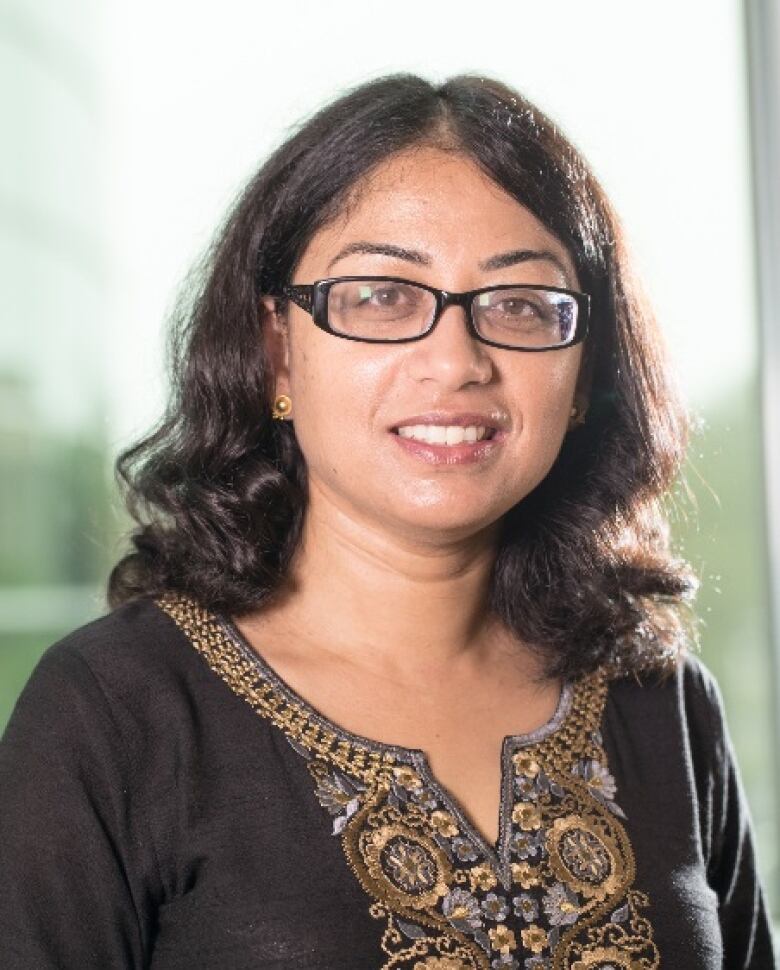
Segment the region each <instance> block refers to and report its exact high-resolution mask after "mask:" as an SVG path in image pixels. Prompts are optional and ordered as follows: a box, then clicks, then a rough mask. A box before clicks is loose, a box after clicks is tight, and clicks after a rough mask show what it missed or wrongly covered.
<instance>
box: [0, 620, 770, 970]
mask: <svg viewBox="0 0 780 970" xmlns="http://www.w3.org/2000/svg"><path fill="white" fill-rule="evenodd" d="M602 727H603V736H604V745H605V748H606V751H607V754H608V756H609V766H610V770H611V772H612V774H613V775H614V776H615V780H616V782H617V791H618V796H617V797H618V801H619V802H620V805H621V807H622V808H623V810H624V811H625V813H626V815H627V821H626V822H625V827H626V831H627V833H628V836H629V838H630V840H631V843H632V846H633V850H634V853H635V856H636V862H637V875H636V881H635V885H636V887H637V888H638V889H641V890H642V891H643V892H646V893H647V894H648V896H649V898H650V901H651V906H650V909H649V911H648V914H647V915H648V918H649V919H650V921H651V922H652V925H653V932H654V939H655V942H656V944H657V946H658V950H659V952H660V954H661V967H662V968H663V970H673V968H680V970H709V968H720V967H726V968H729V970H737V968H751V970H768V968H772V967H774V966H775V963H774V959H773V956H772V950H771V942H770V930H769V927H768V922H767V915H766V908H765V902H764V897H763V894H762V890H761V886H760V883H759V879H758V876H757V872H756V865H755V859H754V852H753V845H752V836H751V829H750V822H749V817H748V813H747V808H746V803H745V798H744V794H743V792H742V788H741V785H740V781H739V776H738V772H737V769H736V767H735V762H734V757H733V752H732V749H731V745H730V741H729V738H728V733H727V730H726V726H725V724H724V720H723V705H722V701H721V698H720V695H719V693H718V689H717V686H716V684H715V682H714V680H713V679H712V677H711V675H710V674H709V673H708V672H707V670H706V669H705V668H704V667H703V665H702V664H701V663H700V662H699V661H697V660H696V659H694V658H688V659H687V660H686V661H685V663H684V664H683V665H681V667H680V669H679V671H678V673H677V674H676V675H674V676H673V677H672V678H671V679H669V680H668V681H666V682H664V683H663V684H661V683H658V682H656V681H655V680H654V681H652V682H650V681H648V682H646V683H640V682H638V681H637V680H636V679H634V678H631V679H625V680H621V681H616V682H613V683H612V684H611V686H610V690H609V695H608V699H607V704H606V708H605V712H604V719H603V725H602ZM369 904H370V899H369V897H368V896H367V895H366V894H365V892H364V891H363V889H362V888H361V887H360V885H359V884H358V882H357V879H356V878H355V876H354V875H353V873H352V872H351V870H350V869H349V867H348V865H347V864H346V861H345V858H344V855H343V853H342V851H341V849H340V845H339V840H338V839H337V838H334V837H333V835H332V832H331V824H330V821H329V818H328V816H327V814H326V813H325V812H323V809H322V807H321V806H320V805H319V803H318V802H317V800H316V797H315V795H314V791H313V786H312V780H311V778H310V776H309V774H308V772H307V770H306V767H305V763H304V760H303V759H302V758H301V757H300V755H299V754H297V753H296V752H295V751H294V750H293V748H292V747H291V745H290V744H289V743H288V742H287V739H286V738H285V736H284V735H283V734H282V732H281V731H280V730H279V729H278V728H276V727H274V726H273V725H272V724H270V723H269V722H268V721H266V720H264V719H262V718H260V717H259V716H258V715H257V714H256V713H254V711H252V709H251V708H250V706H249V705H248V704H247V703H246V702H245V701H244V700H243V699H241V698H240V697H238V696H237V695H236V694H235V693H233V692H232V691H231V690H230V688H229V687H228V686H227V685H226V684H225V683H224V682H223V681H222V680H221V679H220V677H219V676H217V675H216V674H215V673H214V672H213V671H212V670H211V669H210V668H209V667H208V665H207V664H206V663H205V661H204V659H203V658H202V657H201V656H200V655H199V654H198V653H197V652H196V651H195V650H194V649H193V647H192V645H191V644H190V643H189V641H188V640H187V639H186V638H185V636H184V635H183V634H182V633H181V632H180V631H179V629H178V628H177V627H176V626H175V624H174V623H173V622H172V620H171V619H170V618H169V617H168V616H166V615H165V614H164V613H163V612H162V611H161V610H160V609H159V608H158V607H157V606H156V605H155V604H154V603H152V602H150V601H141V602H138V603H135V604H129V605H126V606H124V607H121V608H120V609H119V610H116V611H115V612H113V613H111V614H109V615H108V616H106V617H103V618H102V619H100V620H97V621H95V622H94V623H92V624H89V625H88V626H85V627H83V628H81V629H80V630H77V631H76V632H74V633H73V634H71V635H70V636H68V637H67V638H65V639H64V640H62V641H60V642H59V643H57V644H55V645H54V646H52V647H50V648H49V649H48V650H47V651H46V653H45V654H44V656H43V657H42V659H41V661H40V662H39V663H38V665H37V667H36V669H35V670H34V672H33V674H32V676H31V677H30V679H29V681H28V683H27V685H26V686H25V688H24V690H23V692H22V694H21V695H20V697H19V699H18V702H17V704H16V707H15V709H14V712H13V714H12V717H11V719H10V721H9V724H8V726H7V729H6V731H5V734H4V736H3V739H2V742H0V967H2V968H3V970H55V968H56V970H70V968H73V970H76V968H78V970H92V968H94V970H114V968H116V970H118V968H123V970H125V968H152V970H174V968H177V970H178V968H182V970H183V968H187V970H207V968H208V970H217V968H219V970H225V968H234V970H242V968H247V970H248V968H250V967H251V968H255V970H258V968H266V970H270V968H279V970H282V968H292V967H295V968H298V970H326V968H328V970H334V968H339V970H350V968H354V970H358V968H359V970H370V968H378V967H380V966H381V965H382V964H383V963H384V961H385V959H386V958H385V957H383V955H382V953H381V950H380V935H381V930H382V924H381V923H379V922H377V920H375V919H373V918H372V917H371V916H370V915H369V912H368V907H369ZM520 966H521V967H522V966H523V962H522V958H520Z"/></svg>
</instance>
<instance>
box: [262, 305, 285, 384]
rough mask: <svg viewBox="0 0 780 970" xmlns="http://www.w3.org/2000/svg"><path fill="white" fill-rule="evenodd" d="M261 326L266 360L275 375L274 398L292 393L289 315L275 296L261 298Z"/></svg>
mask: <svg viewBox="0 0 780 970" xmlns="http://www.w3.org/2000/svg"><path fill="white" fill-rule="evenodd" d="M260 324H261V333H262V340H263V347H264V349H265V353H266V358H267V360H268V362H269V364H270V366H271V372H272V374H273V379H272V387H273V394H274V397H275V396H276V395H277V394H289V393H290V339H289V333H290V332H289V326H288V319H287V314H286V312H285V311H283V310H280V309H279V301H278V299H277V298H276V297H273V296H263V297H261V298H260Z"/></svg>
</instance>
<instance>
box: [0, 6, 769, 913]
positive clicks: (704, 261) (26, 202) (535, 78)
mask: <svg viewBox="0 0 780 970" xmlns="http://www.w3.org/2000/svg"><path fill="white" fill-rule="evenodd" d="M337 6H338V7H339V34H338V37H337V38H335V39H334V40H333V42H332V43H331V44H322V43H321V39H322V37H324V36H331V35H330V34H329V33H328V31H329V29H330V28H331V27H332V11H331V8H330V7H329V6H325V5H319V6H317V5H314V4H307V3H295V2H291V3H289V4H287V5H285V7H284V9H283V10H270V9H261V5H251V4H241V3H238V2H235V0H229V2H225V3H223V4H220V5H218V6H217V5H208V7H207V6H203V7H198V6H197V5H192V4H185V3H183V2H180V0H175V2H174V0H168V2H165V3H162V4H159V3H158V4H152V3H151V2H150V0H139V2H137V3H135V4H132V5H127V4H120V3H118V2H114V0H105V2H103V3H100V2H90V0H62V2H54V0H27V2H25V3H21V2H14V0H0V108H1V109H2V112H3V131H4V136H5V146H6V147H5V150H4V151H3V153H0V282H1V283H2V286H0V729H1V728H2V726H3V725H4V724H5V723H6V721H7V718H8V716H9V714H10V711H11V709H12V707H13V704H14V702H15V699H16V697H17V696H18V693H19V691H20V690H21V688H22V686H23V685H24V683H25V681H26V679H27V677H28V676H29V673H30V671H31V670H32V668H33V666H34V664H35V662H36V661H37V659H38V657H39V656H40V654H41V652H42V651H43V650H44V649H45V648H46V647H47V646H48V645H49V644H51V643H53V642H54V641H55V640H56V639H57V638H59V637H60V636H62V635H63V634H64V633H66V632H68V631H69V630H71V629H73V628H74V627H76V626H78V625H80V624H81V623H83V622H85V621H86V620H88V619H89V618H91V617H94V616H98V615H100V614H101V613H102V612H103V611H104V610H105V604H104V600H103V589H104V585H105V579H106V576H107V573H108V571H109V569H110V568H111V566H112V564H113V563H114V562H115V560H116V558H117V557H118V555H119V554H120V551H121V549H122V541H123V540H122V535H123V532H124V530H125V529H126V521H125V519H124V516H123V513H122V511H121V509H120V508H119V506H118V502H117V497H116V490H115V487H114V484H113V480H112V472H111V468H112V463H113V460H114V457H115V455H116V453H117V451H118V450H119V449H120V448H121V447H122V446H123V445H125V444H127V443H128V442H129V441H130V440H132V439H133V438H134V437H135V436H136V435H137V434H138V433H140V432H141V431H142V430H143V429H144V428H145V427H146V426H147V425H148V424H150V422H151V421H152V420H153V419H154V417H155V416H156V414H157V412H158V410H159V407H160V403H161V400H162V398H163V394H164V380H163V376H162V374H163V369H162V360H163V352H162V336H161V334H162V323H163V320H164V317H165V313H166V310H167V308H168V306H169V305H170V299H171V296H172V293H173V291H174V289H175V287H176V285H177V283H178V281H179V280H180V279H181V278H182V276H183V273H184V272H185V270H186V267H187V265H188V263H189V261H190V259H191V257H192V256H193V255H195V254H196V253H197V252H198V251H199V249H200V248H201V247H202V245H203V243H204V242H205V240H206V239H207V238H208V234H209V232H210V231H211V229H212V227H213V226H215V225H216V224H217V223H218V221H219V219H220V218H221V215H222V214H223V212H224V210H225V208H226V206H227V204H228V202H229V200H230V198H231V197H232V195H233V193H234V192H235V191H236V189H237V187H238V186H240V185H241V183H242V182H243V181H244V180H245V179H246V178H247V177H248V176H249V174H251V172H252V171H253V169H254V168H255V167H256V165H257V164H258V162H259V161H260V160H261V159H262V158H263V157H264V156H265V154H267V152H268V150H269V149H270V148H271V147H273V145H274V143H275V142H277V141H278V140H280V139H281V138H282V137H284V135H285V134H286V133H287V131H288V129H289V126H290V125H291V124H292V122H293V121H294V120H295V119H296V118H298V117H300V116H302V115H304V114H305V113H307V112H309V111H311V110H313V109H314V108H315V107H316V106H317V105H318V104H319V103H320V102H321V101H324V100H326V99H327V98H328V97H330V96H332V95H333V94H335V93H336V92H337V91H338V90H340V89H342V88H343V87H344V86H346V85H348V84H351V83H356V82H358V81H361V80H363V79H365V78H366V77H368V76H373V75H376V74H379V73H383V72H386V71H391V70H404V69H409V70H415V71H419V72H420V73H423V74H424V75H426V76H430V77H434V78H435V77H442V76H446V75H448V74H452V73H456V72H458V71H461V70H476V71H484V72H485V73H489V74H493V75H494V76H497V77H500V78H501V79H503V80H506V81H507V82H508V83H510V84H514V85H516V86H517V87H519V88H520V89H521V90H522V91H524V92H525V93H527V94H528V95H529V96H530V97H531V98H533V99H535V100H536V101H537V102H538V103H539V104H540V105H541V106H542V107H543V108H544V109H545V110H547V111H548V112H549V113H551V114H552V115H553V116H554V117H555V118H556V119H559V120H560V122H561V125H562V127H563V128H564V130H565V131H567V132H568V133H569V134H570V136H571V137H573V139H574V140H575V142H576V143H577V144H578V145H579V146H580V147H581V148H582V149H583V150H584V152H585V154H586V156H587V157H588V158H589V159H590V160H591V162H592V163H593V165H594V168H595V169H596V171H597V173H598V174H599V176H600V177H601V179H602V181H603V183H604V185H605V187H606V189H607V192H608V194H610V195H611V197H612V198H613V200H614V201H615V204H616V207H617V209H618V211H619V212H621V214H622V215H623V218H624V221H625V223H626V226H627V229H628V232H629V237H630V238H631V240H632V243H633V247H634V250H635V252H636V257H637V262H638V265H639V268H640V272H641V274H642V275H643V277H644V278H645V280H646V283H647V287H648V290H649V292H650V294H651V296H652V298H653V301H654V303H655V304H656V306H657V309H658V312H659V316H660V318H661V321H662V324H663V326H664V329H665V331H666V333H667V334H668V337H669V340H670V343H671V345H672V350H673V352H674V353H675V356H676V359H677V361H678V363H679V367H680V371H681V376H682V380H683V385H684V387H685V389H686V392H687V394H688V397H689V399H690V402H691V405H692V408H693V409H694V410H695V411H696V412H698V413H699V414H700V415H701V417H702V418H703V421H704V425H703V430H702V431H701V433H700V434H698V435H697V437H696V438H695V440H694V441H693V443H692V446H691V449H690V457H689V462H688V467H687V470H686V478H687V481H688V483H689V485H690V487H691V489H692V491H693V493H694V495H695V497H696V503H697V506H698V510H697V511H696V512H695V514H694V512H693V511H692V510H691V508H690V507H689V506H688V505H686V506H685V508H684V514H683V513H681V514H680V515H679V516H676V517H675V521H674V535H675V543H676V545H677V547H678V549H679V550H680V552H681V553H682V554H683V555H685V556H686V557H687V558H688V559H689V560H690V561H691V562H692V563H693V564H694V566H695V567H696V570H697V572H698V574H699V576H700V578H701V582H702V588H701V593H700V597H699V601H698V610H699V613H700V615H701V617H702V621H703V625H702V657H703V659H704V661H705V662H706V664H707V665H708V666H709V667H710V668H711V669H712V670H713V671H714V673H715V674H716V676H717V677H718V679H719V682H720V684H721V687H722V690H723V693H724V695H725V699H726V704H727V711H728V717H729V723H730V727H731V731H732V735H733V738H734V741H735V745H736V749H737V752H738V756H739V760H740V765H741V768H742V773H743V777H744V781H745V785H746V788H747V792H748V796H749V801H750V805H751V809H752V812H753V816H754V820H755V826H756V833H757V844H758V851H759V860H760V864H761V867H762V871H763V873H764V878H765V882H766V885H767V888H768V890H769V893H770V899H771V902H772V905H773V908H774V911H775V914H776V915H777V914H778V913H780V873H779V872H778V839H777V833H778V801H777V791H778V778H777V772H776V762H777V758H776V748H777V733H776V723H775V708H774V704H775V701H776V699H775V698H774V696H773V684H774V677H775V674H774V667H773V662H772V657H773V654H772V644H771V636H770V629H769V587H768V578H767V571H768V562H767V550H766V541H765V536H766V527H767V526H766V517H765V507H764V501H765V500H764V495H763V472H762V438H761V433H762V418H761V406H760V400H759V391H758V382H759V373H758V360H759V353H760V351H759V340H758V326H757V316H756V308H755V293H754V289H755V254H754V244H753V227H752V212H751V202H750V199H751V182H750V166H749V138H748V130H747V110H746V103H745V97H746V96H745V44H744V36H743V33H742V23H741V4H739V3H737V2H736V0H735V2H731V0H716V2H705V0H691V2H689V3H687V4H684V5H683V4H678V3H673V2H671V0H659V2H657V3H656V4H653V5H643V9H641V10H640V9H638V6H639V5H630V4H625V3H621V2H620V0H604V2H603V3H601V4H600V5H599V6H598V11H599V12H598V14H594V12H593V9H592V7H591V5H583V4H581V3H575V2H567V0H550V2H548V3H547V4H545V5H535V6H534V7H531V6H530V5H527V6H523V5H522V4H520V5H518V4H514V3H513V4H511V5H510V4H505V3H503V4H502V3H498V2H495V0H485V2H484V3H483V4H482V5H481V8H480V10H481V17H482V18H483V21H484V22H486V23H487V22H489V21H490V20H491V18H492V21H493V22H501V23H504V24H505V25H506V26H505V29H503V30H502V31H501V32H500V36H497V35H496V34H492V35H491V38H490V44H489V45H488V47H487V48H486V49H484V50H475V48H474V44H473V41H472V38H473V22H472V20H471V16H472V15H471V14H470V13H469V11H468V10H467V9H466V8H464V10H463V11H461V12H459V11H458V10H457V9H454V8H453V9H452V10H450V11H449V12H448V23H447V28H448V31H449V34H448V43H446V44H441V45H437V50H435V51H434V50H432V48H431V44H430V38H431V37H432V36H440V34H441V23H440V17H439V15H438V14H437V13H436V8H437V5H430V7H426V6H425V5H419V4H411V3H409V2H408V0H399V5H398V10H397V11H396V13H397V14H398V16H397V17H395V18H394V19H393V22H392V23H387V24H385V25H384V26H383V29H382V32H381V37H379V36H378V35H376V36H375V35H373V34H372V42H371V43H367V42H366V35H365V32H364V31H363V27H364V18H363V16H362V13H361V5H360V4H358V3H356V2H354V3H353V2H346V0H345V2H342V3H341V4H340V5H339V4H337ZM404 11H406V13H407V14H408V15H409V17H411V18H412V19H413V21H414V24H415V30H414V31H409V29H408V19H409V18H408V17H407V18H406V20H405V18H404V16H402V14H403V13H404ZM426 18H427V19H426ZM512 18H515V20H514V21H513V20H512ZM703 20H706V23H707V30H708V42H707V44H701V43H699V39H700V33H699V31H700V25H701V23H702V21H703ZM303 21H305V23H306V25H307V30H306V31H305V32H303V33H301V32H299V31H296V48H295V61H294V64H293V66H292V69H290V70H288V66H289V65H288V62H287V60H286V58H287V57H288V56H289V48H286V47H285V46H284V45H282V47H281V48H280V50H279V51H277V52H276V53H274V51H273V50H269V46H270V47H273V46H274V45H266V46H265V47H264V48H263V49H262V56H261V53H260V51H261V47H260V40H259V38H262V37H263V36H268V35H269V34H270V35H273V36H288V35H289V31H290V29H291V28H293V27H296V26H297V25H298V24H299V23H301V22H303ZM513 23H516V25H517V27H518V30H520V28H522V36H524V37H525V36H530V37H532V38H536V39H537V40H538V39H540V38H541V39H545V38H546V41H545V43H541V42H540V43H533V44H527V45H524V44H521V43H520V42H519V39H520V36H521V35H520V34H519V33H518V32H517V31H515V32H513V31H512V30H511V29H509V28H510V27H511V25H512V24H513ZM670 23H674V25H675V29H674V30H673V31H670V30H669V24H670ZM552 28H554V40H555V56H554V57H551V56H550V53H551V52H550V49H549V42H550V38H551V37H553V33H551V30H552ZM377 37H378V39H377ZM638 39H641V43H640V42H639V40H638ZM334 44H335V45H336V46H335V48H334V46H333V45H334ZM334 49H335V50H336V51H343V52H348V54H349V56H341V57H334V56H333V51H334ZM204 52H207V55H208V56H206V54H205V53H204ZM659 52H660V53H661V54H662V59H663V71H659V70H658V63H659ZM519 53H520V54H522V57H519V56H518V54H519ZM584 53H587V66H588V70H587V71H584V70H583V56H584ZM616 78H617V79H619V83H616Z"/></svg>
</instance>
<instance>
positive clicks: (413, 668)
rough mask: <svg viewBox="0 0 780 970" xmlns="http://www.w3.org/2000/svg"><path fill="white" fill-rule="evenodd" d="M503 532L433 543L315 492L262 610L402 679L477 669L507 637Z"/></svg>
mask: <svg viewBox="0 0 780 970" xmlns="http://www.w3.org/2000/svg"><path fill="white" fill-rule="evenodd" d="M420 531H421V530H420ZM497 535H498V523H494V524H493V525H492V526H491V527H489V528H487V529H485V530H483V531H481V532H479V533H477V534H474V535H470V536H468V537H467V538H460V539H457V540H449V541H444V540H440V541H439V542H438V543H434V542H431V543H430V544H428V545H424V544H422V543H421V542H420V541H419V537H414V538H413V537H411V536H409V535H406V536H403V535H399V534H397V533H391V532H390V530H388V529H386V528H382V527H380V526H379V525H378V524H376V523H373V524H372V523H366V522H364V521H358V520H357V519H356V518H355V517H354V515H352V514H346V513H345V512H344V511H343V510H340V509H338V508H334V507H333V506H332V505H330V504H327V503H325V502H324V501H322V500H321V497H320V496H319V495H318V493H317V492H312V493H311V495H310V502H309V506H308V508H307V514H306V519H305V523H304V528H303V535H302V540H301V543H300V546H299V548H298V551H297V553H296V556H295V557H294V560H293V563H292V569H291V574H290V577H289V581H288V583H287V584H286V586H285V588H284V590H282V591H280V595H279V596H278V597H277V598H276V599H275V601H274V602H273V603H269V605H268V607H266V608H265V609H264V610H263V613H264V614H266V615H268V616H270V617H271V618H272V619H276V620H277V621H278V620H279V618H280V616H281V617H282V622H283V624H284V626H285V627H286V628H287V629H288V630H289V632H290V634H291V635H294V636H297V637H301V638H303V639H305V640H309V641H311V640H312V639H316V641H317V644H318V649H320V650H325V651H326V652H329V653H334V654H338V655H339V658H340V659H342V660H344V661H347V662H350V663H355V664H358V665H360V666H361V667H364V668H370V669H371V670H372V671H373V672H375V673H380V674H384V675H387V676H391V677H393V679H394V680H396V681H397V682H401V681H409V682H414V681H415V679H416V678H419V677H421V676H426V677H431V676H434V677H435V676H437V675H438V674H441V673H442V672H444V671H445V670H446V671H447V672H448V673H452V672H453V671H454V670H455V669H461V670H468V669H469V667H470V666H472V665H475V664H480V663H484V660H485V654H486V652H487V653H490V652H491V651H494V650H495V649H496V647H497V645H499V644H500V643H503V644H505V643H506V633H505V632H504V639H503V641H501V640H499V634H500V632H501V631H500V630H499V626H500V624H499V623H498V622H497V621H496V620H495V618H491V617H490V615H489V613H488V609H487V600H488V591H489V582H490V572H491V569H492V567H493V563H494V560H495V556H496V543H497ZM488 644H489V646H488Z"/></svg>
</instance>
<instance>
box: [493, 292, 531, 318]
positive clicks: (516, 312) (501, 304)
mask: <svg viewBox="0 0 780 970" xmlns="http://www.w3.org/2000/svg"><path fill="white" fill-rule="evenodd" d="M491 310H493V311H495V312H496V313H503V314H504V315H505V316H508V317H519V316H538V315H539V307H538V306H536V305H535V304H533V303H531V302H530V301H529V300H523V299H520V297H517V296H510V297H507V298H506V299H504V300H499V301H498V302H497V303H494V304H493V306H492V307H491Z"/></svg>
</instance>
